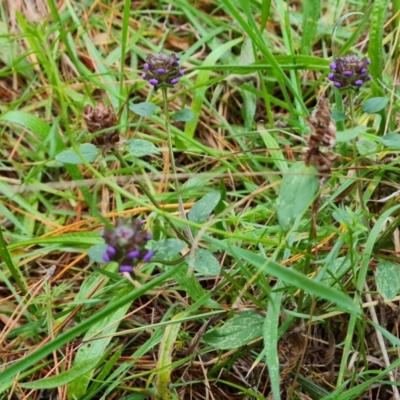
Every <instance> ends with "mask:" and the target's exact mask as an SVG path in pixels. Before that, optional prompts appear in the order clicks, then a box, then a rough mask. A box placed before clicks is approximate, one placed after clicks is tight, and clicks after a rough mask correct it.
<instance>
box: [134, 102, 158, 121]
mask: <svg viewBox="0 0 400 400" xmlns="http://www.w3.org/2000/svg"><path fill="white" fill-rule="evenodd" d="M157 108H158V107H157V106H156V105H155V104H154V103H150V102H148V101H144V102H143V103H136V104H131V105H130V106H129V109H130V110H131V111H133V112H134V113H135V114H137V115H140V116H141V117H150V115H153V114H155V113H156V110H157Z"/></svg>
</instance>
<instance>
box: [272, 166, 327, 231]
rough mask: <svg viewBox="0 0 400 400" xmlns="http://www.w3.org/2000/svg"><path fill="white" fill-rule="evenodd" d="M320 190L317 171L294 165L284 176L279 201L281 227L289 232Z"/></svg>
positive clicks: (312, 168) (278, 209) (278, 210)
mask: <svg viewBox="0 0 400 400" xmlns="http://www.w3.org/2000/svg"><path fill="white" fill-rule="evenodd" d="M318 188H319V178H318V172H317V169H316V168H315V167H314V166H309V167H307V166H306V165H305V164H304V163H303V162H297V163H295V164H293V165H292V167H291V168H290V169H289V171H288V172H287V173H286V174H285V175H284V176H283V180H282V184H281V187H280V191H279V197H278V200H277V203H276V205H277V212H278V221H279V226H280V227H281V229H282V230H283V231H285V232H287V231H289V230H290V229H291V228H292V227H293V224H294V223H295V221H296V219H297V218H299V217H301V216H302V215H303V213H304V212H305V211H306V210H307V208H308V207H309V206H310V204H311V202H312V200H313V199H314V196H315V194H316V193H317V191H318Z"/></svg>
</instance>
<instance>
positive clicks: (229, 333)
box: [203, 311, 265, 350]
mask: <svg viewBox="0 0 400 400" xmlns="http://www.w3.org/2000/svg"><path fill="white" fill-rule="evenodd" d="M264 320H265V318H264V317H263V316H262V315H260V314H258V313H256V312H255V311H244V312H241V313H239V314H237V315H235V316H234V317H233V318H232V319H230V320H229V321H228V322H227V323H226V324H225V325H224V326H223V327H222V328H216V329H212V330H210V331H208V332H207V333H205V334H204V335H203V340H204V342H206V343H207V344H208V345H210V346H212V347H213V348H215V349H220V350H226V349H234V348H236V347H240V346H245V345H246V344H248V343H250V342H251V341H253V340H254V339H257V338H258V337H261V336H262V335H263V325H264Z"/></svg>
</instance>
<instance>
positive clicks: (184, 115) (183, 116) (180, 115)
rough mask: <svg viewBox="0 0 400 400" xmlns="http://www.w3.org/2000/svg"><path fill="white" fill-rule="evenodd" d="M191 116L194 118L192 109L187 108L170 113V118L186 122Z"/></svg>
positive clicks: (191, 118) (190, 119)
mask: <svg viewBox="0 0 400 400" xmlns="http://www.w3.org/2000/svg"><path fill="white" fill-rule="evenodd" d="M193 118H194V113H193V111H192V110H189V109H188V108H184V109H182V110H179V111H178V112H176V113H175V114H172V115H171V119H173V120H174V121H184V122H188V121H193Z"/></svg>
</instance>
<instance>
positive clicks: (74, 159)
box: [56, 143, 99, 164]
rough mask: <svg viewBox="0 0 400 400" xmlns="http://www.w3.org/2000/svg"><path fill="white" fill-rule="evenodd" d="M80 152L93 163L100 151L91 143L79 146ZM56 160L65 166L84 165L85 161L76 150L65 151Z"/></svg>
mask: <svg viewBox="0 0 400 400" xmlns="http://www.w3.org/2000/svg"><path fill="white" fill-rule="evenodd" d="M79 151H80V153H81V154H82V157H83V158H84V159H85V160H86V161H87V162H89V163H90V162H93V161H94V160H95V159H96V158H97V155H98V154H99V149H98V148H97V147H96V146H95V145H93V144H91V143H84V144H81V145H80V146H79ZM56 160H57V161H59V162H61V163H63V164H82V163H83V161H82V159H81V157H79V155H78V154H77V153H76V152H75V150H74V149H68V150H65V151H63V152H61V153H59V154H57V155H56Z"/></svg>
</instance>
